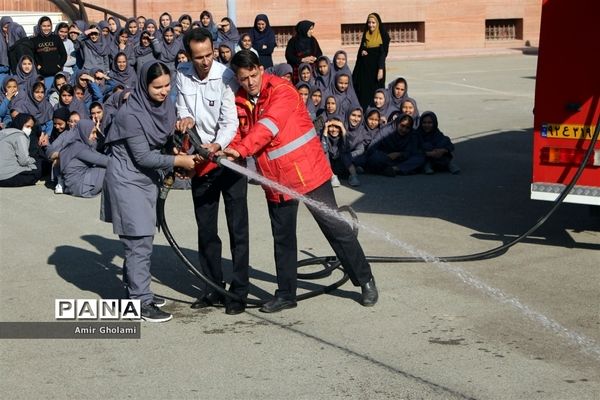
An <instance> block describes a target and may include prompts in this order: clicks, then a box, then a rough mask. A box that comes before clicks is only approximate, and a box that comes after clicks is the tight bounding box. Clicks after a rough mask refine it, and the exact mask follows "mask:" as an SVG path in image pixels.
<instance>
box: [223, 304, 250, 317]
mask: <svg viewBox="0 0 600 400" xmlns="http://www.w3.org/2000/svg"><path fill="white" fill-rule="evenodd" d="M244 311H246V305H245V304H244V303H240V302H238V301H231V302H229V303H227V305H226V306H225V314H227V315H237V314H241V313H243V312H244Z"/></svg>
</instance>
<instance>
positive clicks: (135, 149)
mask: <svg viewBox="0 0 600 400" xmlns="http://www.w3.org/2000/svg"><path fill="white" fill-rule="evenodd" d="M141 129H142V127H141V125H140V130H141ZM144 142H145V143H144ZM128 149H129V151H128ZM144 153H146V155H145V158H140V159H139V160H138V161H141V163H142V164H143V165H144V166H142V165H140V164H139V163H138V162H136V160H134V159H133V158H132V155H133V156H134V157H135V155H142V154H144ZM172 166H173V156H167V155H162V154H160V150H159V149H158V148H154V149H151V148H150V146H149V144H148V142H147V141H146V138H145V137H144V136H143V133H142V136H135V137H130V138H127V139H122V140H119V141H117V142H114V143H111V150H110V155H109V161H108V166H107V168H106V176H105V191H106V192H105V194H104V201H103V203H104V216H103V220H104V221H106V222H112V224H113V232H114V233H115V234H117V235H123V236H152V235H154V234H155V232H156V201H157V199H158V183H159V178H160V175H159V172H158V171H157V169H168V168H171V167H172Z"/></svg>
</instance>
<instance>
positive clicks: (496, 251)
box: [367, 117, 600, 263]
mask: <svg viewBox="0 0 600 400" xmlns="http://www.w3.org/2000/svg"><path fill="white" fill-rule="evenodd" d="M599 134H600V117H598V122H597V123H596V129H595V130H594V135H593V136H592V138H591V141H590V146H589V147H588V149H587V151H586V153H585V156H584V158H583V161H582V162H581V164H580V165H579V168H577V171H576V172H575V175H573V178H572V179H571V181H570V182H569V184H568V185H567V186H566V187H565V188H564V189H563V191H562V192H561V193H560V195H559V196H558V197H557V198H556V200H554V203H553V206H552V207H551V208H550V210H549V211H548V212H547V213H546V214H545V215H543V216H542V217H541V218H540V219H539V220H538V221H537V222H536V223H535V224H534V225H533V226H532V227H531V228H529V229H528V230H527V231H526V232H525V233H523V234H522V235H520V236H518V237H517V238H516V239H514V240H512V241H510V242H508V243H505V244H503V245H501V246H498V247H495V248H493V249H490V250H486V251H482V252H480V253H474V254H467V255H463V256H446V257H435V259H436V260H439V261H443V262H458V261H476V260H487V259H489V258H493V257H497V256H499V255H501V254H504V253H506V252H507V251H508V249H509V248H511V247H512V246H514V245H515V244H517V243H519V242H520V241H521V240H523V239H525V238H526V237H527V236H529V235H531V234H532V233H533V232H535V231H536V230H537V229H538V228H539V227H540V226H542V225H543V224H544V222H546V221H547V220H548V218H550V216H552V214H554V212H555V211H556V210H557V209H558V207H559V206H560V205H561V204H562V202H563V201H564V199H565V198H566V197H567V195H568V194H569V193H570V192H571V189H573V187H574V186H575V184H576V183H577V181H578V180H579V177H581V174H582V173H583V170H584V169H585V165H586V164H587V162H588V160H589V159H590V157H591V156H592V153H593V152H594V146H595V144H596V142H597V140H598V136H599ZM367 260H368V261H369V262H372V263H403V262H425V260H424V259H422V258H420V257H375V256H368V257H367Z"/></svg>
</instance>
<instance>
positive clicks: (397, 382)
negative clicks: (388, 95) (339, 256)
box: [0, 54, 600, 400]
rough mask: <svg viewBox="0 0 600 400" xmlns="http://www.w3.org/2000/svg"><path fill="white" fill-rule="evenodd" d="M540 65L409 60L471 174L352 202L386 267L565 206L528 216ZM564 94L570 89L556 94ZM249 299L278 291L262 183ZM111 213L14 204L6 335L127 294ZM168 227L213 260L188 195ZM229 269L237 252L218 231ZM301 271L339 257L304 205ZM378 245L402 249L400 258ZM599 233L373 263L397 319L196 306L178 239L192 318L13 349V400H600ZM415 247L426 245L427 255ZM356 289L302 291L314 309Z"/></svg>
mask: <svg viewBox="0 0 600 400" xmlns="http://www.w3.org/2000/svg"><path fill="white" fill-rule="evenodd" d="M536 62H537V57H536V56H534V55H533V56H532V55H521V54H512V55H501V56H498V55H496V56H493V55H490V56H485V57H460V58H443V59H424V60H412V59H411V60H404V61H393V62H391V63H390V65H389V70H388V80H392V79H393V78H395V77H397V76H400V75H401V76H404V77H406V78H407V79H408V82H409V94H410V95H411V96H412V97H414V98H416V99H417V101H418V104H419V109H420V111H421V112H422V111H425V110H433V111H435V112H436V113H437V114H438V117H439V120H440V128H441V129H442V131H444V132H445V133H446V134H447V135H449V136H450V137H452V138H453V140H454V142H455V144H456V160H457V162H458V163H459V164H460V166H461V167H462V173H461V174H460V175H450V174H444V173H439V174H435V175H433V176H426V175H415V176H407V177H395V178H386V177H379V176H369V175H364V176H361V182H362V185H361V186H360V187H358V188H351V187H349V186H348V185H347V184H346V183H345V182H343V184H344V186H342V187H340V188H336V189H335V193H336V196H337V198H338V202H339V203H340V204H348V205H351V206H352V207H353V208H354V210H355V211H356V212H357V214H358V217H359V219H360V221H361V223H363V224H365V225H366V226H367V227H369V229H362V230H361V231H360V233H359V239H360V241H361V243H362V245H363V247H364V249H365V252H366V253H367V254H368V255H381V256H407V255H411V253H415V252H417V253H419V252H421V253H426V254H430V255H437V256H448V255H462V254H471V253H476V252H480V251H484V250H487V249H491V248H494V247H496V246H499V245H501V244H503V243H506V242H508V241H511V240H512V239H514V238H515V237H516V236H518V235H519V234H520V233H522V232H524V231H526V230H527V229H528V228H529V227H531V226H532V225H533V224H534V223H535V222H536V221H537V220H538V218H540V217H541V216H542V215H543V214H545V213H546V212H547V211H548V210H549V208H550V206H551V204H550V203H547V202H540V201H533V200H530V199H529V183H530V177H531V158H532V156H531V147H532V144H531V141H532V123H533V122H532V121H533V115H532V109H533V92H534V86H535V69H536ZM557 90H558V89H557ZM248 201H249V205H250V210H251V212H250V229H251V241H250V243H251V266H252V270H251V280H252V289H251V294H252V295H253V296H255V297H260V298H268V296H270V295H271V294H272V293H273V291H274V289H275V271H274V265H273V251H272V238H271V233H270V227H269V223H268V215H267V211H266V204H265V200H264V195H263V192H262V189H261V188H260V187H258V186H254V185H250V189H249V196H248ZM98 214H99V198H96V199H91V200H85V199H77V198H72V197H69V196H65V195H54V193H53V192H52V191H51V190H50V189H47V188H46V187H44V186H42V185H38V186H34V187H27V188H19V189H0V227H1V228H0V252H1V253H0V260H1V261H0V264H1V267H0V321H4V322H6V321H32V322H35V321H44V322H47V321H54V301H55V299H57V298H79V299H89V298H115V297H119V296H121V295H122V290H121V284H120V282H121V265H122V260H123V250H122V247H121V245H120V243H119V241H118V239H117V237H116V236H115V235H113V234H112V228H111V226H110V225H108V224H105V223H102V222H100V221H99V219H98ZM167 218H168V222H169V225H170V227H171V229H172V231H173V234H174V235H175V237H176V239H177V241H178V242H179V243H180V245H181V247H182V248H183V249H184V252H185V253H186V254H188V255H189V256H190V257H191V258H192V259H194V257H195V251H196V244H195V241H196V239H195V237H196V226H195V221H194V218H193V211H192V206H191V198H190V193H189V192H187V191H172V192H171V194H170V195H169V198H168V201H167ZM220 223H221V226H222V230H221V232H222V233H223V234H222V240H223V247H224V249H225V250H224V254H223V257H224V259H225V269H226V271H230V268H231V264H230V253H229V251H228V250H227V249H228V237H227V234H226V227H225V219H224V217H223V215H221V220H220ZM298 225H299V226H298V242H299V248H300V257H301V258H303V257H308V256H309V255H316V256H322V255H330V254H332V250H331V249H330V247H329V245H328V244H327V243H326V241H325V240H324V238H323V236H322V234H321V233H320V232H319V230H318V228H317V226H316V224H315V222H314V221H313V220H312V218H311V217H310V215H309V213H308V212H307V210H306V209H305V208H304V207H301V208H300V214H299V223H298ZM367 230H378V231H384V232H388V233H389V236H390V237H393V238H394V240H393V241H387V240H385V239H383V238H382V236H381V235H373V234H370V233H368V232H367ZM599 232H600V220H599V219H598V217H597V216H596V217H594V216H593V215H592V214H590V210H589V208H588V207H587V206H580V205H573V204H565V205H563V206H561V207H560V208H559V209H558V211H557V213H556V214H555V215H554V216H553V217H552V218H550V219H549V220H548V221H547V222H546V223H545V224H544V225H543V226H542V227H541V228H540V229H539V230H538V231H536V232H535V233H534V234H533V235H532V236H531V237H528V238H527V239H525V240H523V241H522V242H520V243H519V244H517V245H515V246H514V247H512V248H511V249H510V250H509V251H508V252H506V253H505V254H503V255H500V256H498V257H496V258H491V259H487V260H481V261H472V262H461V263H452V264H444V263H436V262H430V263H417V262H415V263H390V264H373V270H374V274H375V277H376V280H377V285H378V288H379V291H380V300H379V303H378V304H377V305H376V306H375V307H373V308H364V307H361V306H360V305H359V303H358V298H359V290H357V288H354V287H353V286H352V285H351V284H350V283H346V284H345V285H344V286H342V287H341V288H340V289H338V290H336V291H334V292H332V293H331V294H327V295H322V296H319V297H316V298H313V299H309V300H306V301H303V302H301V303H299V306H298V307H297V308H296V309H292V310H286V311H284V312H281V313H277V314H262V313H260V312H258V310H257V309H255V308H249V309H247V311H246V312H245V313H243V314H240V315H237V316H228V315H226V314H225V313H224V310H223V309H222V308H211V309H207V310H203V311H197V310H192V309H190V308H189V305H190V303H191V301H193V299H194V297H195V296H196V295H197V294H198V291H197V289H196V285H197V281H196V279H195V278H194V277H193V276H191V275H190V274H189V273H188V272H187V271H186V270H185V268H184V267H183V265H182V263H181V262H180V261H179V260H178V259H177V258H176V256H175V255H174V253H173V251H172V249H171V248H170V247H169V246H168V244H167V242H166V240H165V238H164V236H163V235H162V233H159V234H157V236H156V240H155V249H154V255H153V259H152V262H153V270H152V272H153V283H152V287H153V289H154V291H155V292H156V293H157V294H160V295H163V296H166V297H168V298H170V299H171V301H170V303H169V304H168V305H167V306H166V309H167V310H169V311H171V312H172V313H173V314H174V319H173V320H172V321H170V322H168V323H165V324H151V323H142V326H141V328H140V329H141V339H104V340H103V339H95V340H91V339H37V340H25V339H2V340H0V351H1V354H2V357H1V358H0V366H1V367H0V368H1V369H0V373H1V376H2V378H1V379H0V393H1V395H0V396H1V397H2V398H5V399H44V398H48V399H79V398H81V399H83V398H85V399H97V398H102V399H124V398H130V399H209V398H212V399H283V398H287V399H335V398H356V399H412V400H414V399H471V398H474V399H597V398H598V397H599V393H600V368H599V364H600V330H599V327H600V318H599V310H600V307H599V304H600V300H599V296H598V289H599V282H600V279H599V278H600V273H599V268H598V265H600V263H599V260H600V257H599V254H600V253H599V252H598V250H600V233H599ZM411 246H412V247H411ZM339 277H341V273H339V272H335V273H334V274H333V275H332V277H330V278H327V279H323V280H320V281H308V282H303V283H301V284H300V287H301V290H300V292H304V291H306V290H312V289H316V288H319V287H320V286H321V285H323V284H327V283H331V282H333V281H334V280H335V279H338V278H339Z"/></svg>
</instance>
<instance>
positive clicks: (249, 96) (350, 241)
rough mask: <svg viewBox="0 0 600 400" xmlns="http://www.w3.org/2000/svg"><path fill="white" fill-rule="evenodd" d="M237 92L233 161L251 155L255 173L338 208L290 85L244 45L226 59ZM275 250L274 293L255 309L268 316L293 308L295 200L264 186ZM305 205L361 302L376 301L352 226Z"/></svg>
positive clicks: (305, 114)
mask: <svg viewBox="0 0 600 400" xmlns="http://www.w3.org/2000/svg"><path fill="white" fill-rule="evenodd" d="M231 68H232V69H233V71H234V72H235V74H236V78H237V80H238V82H239V84H240V89H239V90H238V91H237V93H236V106H237V109H238V117H239V120H240V127H239V129H240V133H241V141H240V142H236V143H234V144H230V145H229V147H228V148H226V149H225V150H224V153H225V154H226V155H227V156H228V157H229V158H230V159H233V160H243V159H245V158H246V157H251V156H254V157H255V158H256V162H257V168H258V170H259V171H260V173H261V174H262V175H263V176H265V177H266V178H268V179H271V180H273V181H276V182H279V183H280V184H283V185H285V186H287V187H289V188H290V189H293V190H294V191H296V192H299V193H301V194H303V195H305V196H307V197H309V198H311V199H314V200H317V201H319V202H321V203H324V204H325V205H326V206H327V207H329V208H331V209H334V210H337V204H336V200H335V196H334V194H333V188H332V186H331V182H330V179H331V176H332V171H331V168H330V166H329V163H328V162H327V160H326V158H325V155H324V153H323V150H322V148H321V144H320V142H319V139H318V137H317V134H316V132H315V129H314V126H313V123H312V121H311V119H310V117H309V114H308V112H307V110H306V106H305V105H304V102H303V101H302V98H301V97H300V95H299V94H298V92H297V91H296V89H295V88H294V86H293V85H292V84H291V83H290V82H288V81H286V80H284V79H282V78H279V77H276V76H274V75H270V74H265V73H264V68H263V67H262V66H261V65H260V62H259V59H258V57H257V56H256V54H254V53H253V52H251V51H248V50H241V51H239V52H238V53H236V54H235V56H234V57H233V59H232V60H231ZM264 190H265V192H266V197H267V204H268V208H269V217H270V219H271V231H272V234H273V239H274V247H275V267H276V271H277V286H278V289H277V291H276V292H275V297H274V298H273V299H272V300H270V301H269V302H267V303H266V304H265V305H264V306H262V308H261V309H260V311H262V312H266V313H273V312H277V311H281V310H284V309H287V308H293V307H296V305H297V303H296V288H297V261H298V260H297V240H296V221H297V213H298V200H296V199H293V198H291V197H290V196H288V195H286V194H283V193H280V192H277V191H275V190H274V189H272V188H269V187H266V186H265V187H264ZM307 207H308V209H309V211H310V213H311V214H312V216H313V217H314V219H315V220H316V221H317V224H318V225H319V228H320V229H321V231H322V232H323V234H324V235H325V237H326V238H327V240H328V242H329V244H330V245H331V247H332V248H333V250H334V251H335V254H336V256H337V257H338V259H339V260H340V262H341V264H342V266H343V267H344V269H345V271H346V272H347V273H348V275H349V276H350V279H351V281H352V283H353V284H354V285H355V286H360V287H361V289H362V295H361V299H360V302H361V304H362V305H363V306H365V307H369V306H373V305H375V303H376V302H377V299H378V293H377V288H376V286H375V281H374V279H373V275H372V273H371V267H370V265H369V263H368V262H367V260H366V258H365V254H364V252H363V249H362V247H361V246H360V243H359V242H358V239H357V238H356V235H355V234H354V233H353V231H352V229H351V227H350V226H349V225H348V224H347V223H346V222H343V221H341V220H339V219H338V218H335V217H334V216H332V215H330V214H326V213H323V212H322V211H320V210H318V209H317V208H315V207H314V206H311V205H308V204H307Z"/></svg>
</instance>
